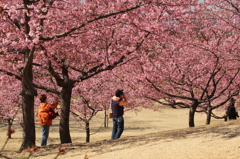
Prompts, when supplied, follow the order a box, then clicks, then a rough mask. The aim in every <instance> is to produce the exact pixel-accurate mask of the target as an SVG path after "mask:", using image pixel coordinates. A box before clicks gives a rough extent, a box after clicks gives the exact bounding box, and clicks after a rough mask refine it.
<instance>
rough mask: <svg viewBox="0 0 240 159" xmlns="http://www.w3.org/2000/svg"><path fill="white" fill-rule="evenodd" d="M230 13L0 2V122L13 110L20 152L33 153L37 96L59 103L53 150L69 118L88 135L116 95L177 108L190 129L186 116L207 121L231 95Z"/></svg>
mask: <svg viewBox="0 0 240 159" xmlns="http://www.w3.org/2000/svg"><path fill="white" fill-rule="evenodd" d="M239 14H240V13H239V1H237V0H232V1H228V0H219V1H217V2H216V1H208V2H206V3H199V2H198V1H197V0H196V1H192V0H187V1H186V0H184V1H181V0H179V1H174V2H169V1H161V2H159V1H148V0H128V1H127V0H126V1H120V0H110V1H105V0H99V1H97V2H96V1H91V0H89V1H88V0H86V1H79V0H71V1H68V2H66V1H62V0H58V1H55V0H23V1H17V2H16V1H12V0H2V1H1V2H0V24H1V26H2V27H1V30H0V34H1V36H0V44H1V45H0V57H1V58H0V62H1V65H0V72H1V82H2V85H1V87H2V90H4V91H2V92H1V94H2V96H1V99H2V101H3V102H2V106H1V115H2V116H3V115H4V116H12V115H13V114H12V112H13V110H19V111H21V113H22V122H23V142H22V146H21V149H25V148H27V147H31V146H33V145H35V123H34V121H35V120H34V109H37V107H34V105H38V104H39V101H38V100H34V97H36V96H37V95H38V94H39V93H42V92H48V93H51V94H52V95H54V96H56V95H57V96H59V97H60V101H61V104H60V109H61V116H60V127H59V133H60V140H61V143H71V142H72V141H71V136H70V131H69V117H70V112H72V114H74V115H75V116H77V117H78V118H79V119H80V120H83V121H84V122H85V123H86V127H89V125H87V124H89V120H91V118H92V116H93V115H95V114H96V113H97V112H98V111H99V110H103V109H106V107H107V105H108V103H109V97H110V96H111V95H112V93H113V92H114V91H115V89H117V88H123V89H125V90H127V92H128V93H129V95H130V96H131V99H134V100H132V101H131V103H132V104H130V105H129V106H128V109H134V107H136V106H144V107H146V108H151V107H152V104H153V103H154V102H159V103H161V104H164V105H168V106H175V105H178V106H180V107H185V108H189V109H190V112H189V126H190V127H193V126H194V114H195V112H196V111H204V112H206V113H208V117H209V118H208V119H209V120H208V122H209V123H210V116H211V115H212V110H213V109H216V108H219V107H221V108H222V106H223V105H224V104H225V103H226V102H227V100H228V99H229V98H231V97H232V96H236V95H238V91H239V83H238V82H237V81H238V80H239V50H240V49H239V45H238V43H239V20H240V19H239V17H240V16H239ZM12 77H14V78H12ZM8 81H9V82H8ZM3 82H5V84H4V85H3ZM19 96H21V97H22V98H21V99H19ZM73 97H74V98H75V99H72V98H73ZM13 100H17V101H18V102H21V106H22V107H21V108H20V109H19V105H18V104H19V103H18V104H16V105H15V104H13V102H12V101H13ZM8 107H9V108H10V109H8ZM10 110H11V111H10ZM87 110H91V115H90V116H88V115H87V113H88V111H87ZM88 131H89V130H88Z"/></svg>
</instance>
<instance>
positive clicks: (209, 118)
mask: <svg viewBox="0 0 240 159" xmlns="http://www.w3.org/2000/svg"><path fill="white" fill-rule="evenodd" d="M211 114H212V109H211V108H208V111H207V120H206V125H209V124H210V123H211Z"/></svg>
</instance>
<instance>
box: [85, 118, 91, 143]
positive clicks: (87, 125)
mask: <svg viewBox="0 0 240 159" xmlns="http://www.w3.org/2000/svg"><path fill="white" fill-rule="evenodd" d="M85 126H86V142H90V127H89V126H90V124H89V122H88V121H87V122H86V123H85Z"/></svg>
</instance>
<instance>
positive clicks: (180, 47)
mask: <svg viewBox="0 0 240 159" xmlns="http://www.w3.org/2000/svg"><path fill="white" fill-rule="evenodd" d="M208 7H209V6H206V5H204V4H200V5H199V6H196V8H195V9H191V10H189V14H188V15H186V19H184V20H183V19H175V21H174V22H173V24H172V28H169V29H168V30H166V32H167V33H168V34H169V36H166V40H165V41H163V40H158V39H155V42H154V46H152V45H150V44H149V46H150V47H146V50H147V51H146V52H148V53H147V54H146V56H145V57H142V58H140V59H139V62H138V63H139V69H138V70H133V71H132V72H135V76H136V77H138V78H137V79H136V80H135V82H136V81H141V82H143V83H145V88H148V90H147V91H145V96H146V97H147V98H148V99H151V100H154V101H156V102H158V103H161V104H163V105H169V106H176V105H178V106H180V107H184V108H189V109H190V111H189V126H190V127H193V126H194V125H195V124H194V114H195V112H196V110H197V109H198V108H199V107H200V105H202V104H206V103H207V102H209V101H210V102H213V101H216V100H218V103H219V104H216V103H215V104H216V105H217V106H216V107H220V106H222V105H223V104H225V103H226V101H227V100H228V99H229V98H230V97H231V96H235V95H238V91H239V87H238V85H239V84H238V82H237V79H239V64H238V62H237V61H236V60H231V59H233V56H236V55H238V52H239V46H238V43H239V35H238V34H236V33H237V32H238V29H237V27H234V26H235V25H233V24H234V23H230V24H228V22H230V21H231V20H229V21H228V22H226V21H224V20H225V19H226V17H225V18H223V17H222V18H217V17H214V14H211V13H212V12H211V11H212V10H213V9H212V8H210V9H209V8H208ZM196 9H197V10H198V12H195V11H196ZM214 13H215V14H217V13H218V14H219V15H224V16H225V15H228V14H223V13H222V12H221V10H214ZM233 19H236V17H233ZM232 21H233V20H232ZM179 24H182V25H179ZM169 26H170V25H169ZM151 43H153V40H152V41H151ZM144 61H145V62H144ZM135 65H137V64H135ZM144 75H145V76H144ZM139 79H141V80H139ZM224 98H225V99H224ZM211 108H212V107H209V110H208V112H209V113H208V118H209V115H210V114H212V110H211Z"/></svg>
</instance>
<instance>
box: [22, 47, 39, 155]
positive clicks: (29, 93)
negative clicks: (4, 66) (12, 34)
mask: <svg viewBox="0 0 240 159" xmlns="http://www.w3.org/2000/svg"><path fill="white" fill-rule="evenodd" d="M34 50H35V47H33V48H32V50H29V49H27V50H26V52H25V54H24V56H25V59H24V62H25V66H24V68H23V70H22V93H21V95H22V113H23V124H22V127H23V141H22V145H21V147H20V150H23V149H26V148H29V147H32V146H35V140H36V134H35V121H34V96H36V95H37V91H36V90H35V89H34V87H33V85H32V81H33V72H32V62H33V54H34Z"/></svg>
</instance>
